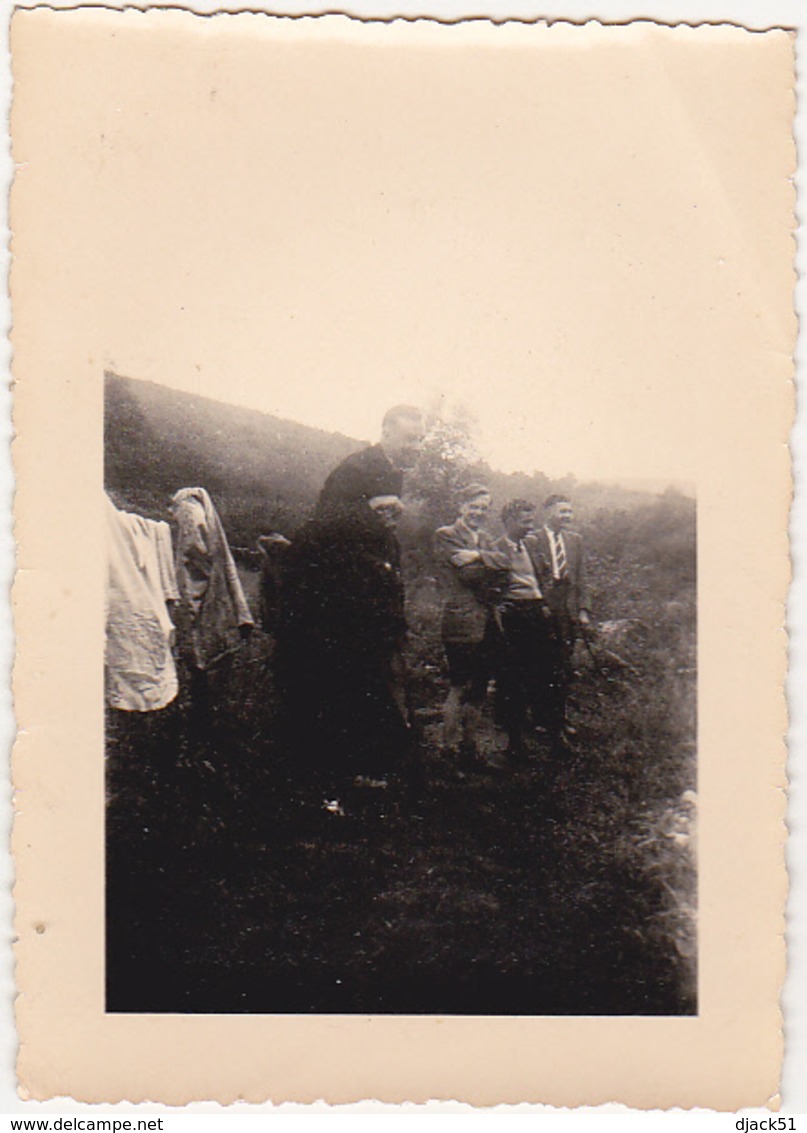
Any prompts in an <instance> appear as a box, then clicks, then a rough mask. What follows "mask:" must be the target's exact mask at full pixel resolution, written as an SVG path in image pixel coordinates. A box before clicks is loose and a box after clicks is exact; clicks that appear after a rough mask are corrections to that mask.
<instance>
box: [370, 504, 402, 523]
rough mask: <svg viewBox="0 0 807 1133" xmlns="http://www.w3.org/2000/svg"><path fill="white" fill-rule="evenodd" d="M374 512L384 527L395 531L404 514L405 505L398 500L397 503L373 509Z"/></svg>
mask: <svg viewBox="0 0 807 1133" xmlns="http://www.w3.org/2000/svg"><path fill="white" fill-rule="evenodd" d="M373 511H374V512H375V514H376V515H377V516H378V518H379V520H380V521H381V523H382V524H383V525H384V527H386V528H388V529H389V530H390V531H394V530H395V528H396V527H397V526H398V520H399V519H400V518H401V515H402V514H403V504H402V503H401V501H400V500H398V499H396V500H395V502H392V501H390V502H389V503H385V504H381V505H379V506H377V507H374V508H373Z"/></svg>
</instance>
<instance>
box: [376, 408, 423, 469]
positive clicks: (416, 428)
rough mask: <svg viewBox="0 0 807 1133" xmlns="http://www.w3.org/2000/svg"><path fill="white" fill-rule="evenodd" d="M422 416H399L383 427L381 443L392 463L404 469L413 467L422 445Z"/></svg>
mask: <svg viewBox="0 0 807 1133" xmlns="http://www.w3.org/2000/svg"><path fill="white" fill-rule="evenodd" d="M424 432H425V429H424V427H423V418H422V417H419V416H416V415H415V414H413V415H412V416H411V417H399V418H398V419H397V420H396V421H391V422H390V423H389V425H386V426H385V427H384V435H383V437H382V438H381V444H382V446H383V449H384V452H385V453H386V454H387V456H388V457H389V458H390V460H391V461H392V463H393V464H394V465H395V466H396V467H397V468H400V469H403V470H404V471H406V470H408V469H410V468H414V466H415V463H416V461H417V458H418V453H419V452H420V450H421V447H422V445H423V436H424Z"/></svg>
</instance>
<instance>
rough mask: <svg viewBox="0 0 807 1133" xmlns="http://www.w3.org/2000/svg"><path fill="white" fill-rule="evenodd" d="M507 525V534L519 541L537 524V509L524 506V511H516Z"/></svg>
mask: <svg viewBox="0 0 807 1133" xmlns="http://www.w3.org/2000/svg"><path fill="white" fill-rule="evenodd" d="M506 526H507V534H508V535H509V536H510V538H511V539H512V540H513V541H514V542H516V543H517V542H518V541H519V540H520V539H523V538H524V536H525V535H528V534H529V533H530V531H532V529H533V527H534V526H535V509H534V508H524V510H523V511H519V512H516V514H515V515H512V516H510V518H509V519H508V521H507V524H506Z"/></svg>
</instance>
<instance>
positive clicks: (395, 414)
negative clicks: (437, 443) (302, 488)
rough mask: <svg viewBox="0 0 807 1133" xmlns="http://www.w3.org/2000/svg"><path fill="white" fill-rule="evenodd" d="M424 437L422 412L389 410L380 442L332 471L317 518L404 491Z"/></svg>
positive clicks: (398, 407) (408, 407) (405, 407)
mask: <svg viewBox="0 0 807 1133" xmlns="http://www.w3.org/2000/svg"><path fill="white" fill-rule="evenodd" d="M422 440H423V414H422V413H421V412H420V410H419V409H416V408H415V407H414V406H411V405H396V406H395V407H394V408H393V409H388V410H387V412H386V413H385V414H384V419H383V421H382V423H381V442H380V444H377V445H371V446H370V447H369V448H364V449H361V450H360V451H359V452H354V453H351V455H350V456H348V457H346V458H345V459H344V460H343V461H342V463H341V464H339V465H337V467H336V468H334V470H333V472H331V473H330V475H329V476H328V478H327V480H326V481H325V484H324V486H323V488H322V491H321V492H320V496H319V500H318V502H317V517H318V518H320V519H321V518H324V517H326V516H327V515H328V514H329V513H332V512H333V510H334V509H335V508H336V509H338V508H340V507H342V506H345V505H348V506H351V505H353V504H355V503H356V502H357V501H359V500H364V501H365V502H366V501H367V500H369V499H370V498H371V497H374V496H398V497H400V496H401V495H402V494H403V479H404V472H406V471H408V470H409V469H411V468H412V467H414V464H415V461H416V460H417V455H418V452H419V451H420V445H421V442H422Z"/></svg>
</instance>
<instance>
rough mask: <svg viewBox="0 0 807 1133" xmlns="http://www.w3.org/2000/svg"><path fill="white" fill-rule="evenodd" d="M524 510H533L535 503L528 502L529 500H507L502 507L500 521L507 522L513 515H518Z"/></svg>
mask: <svg viewBox="0 0 807 1133" xmlns="http://www.w3.org/2000/svg"><path fill="white" fill-rule="evenodd" d="M524 511H535V504H533V503H530V501H529V500H522V499H515V500H508V501H507V503H506V504H505V505H504V507H503V508H502V523H507V521H508V520H509V519H512V518H513V516H516V515H520V514H521V513H522V512H524Z"/></svg>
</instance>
